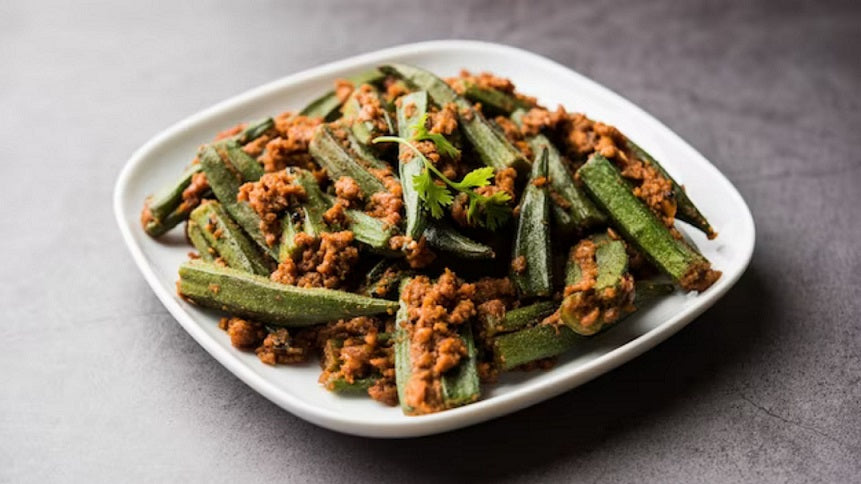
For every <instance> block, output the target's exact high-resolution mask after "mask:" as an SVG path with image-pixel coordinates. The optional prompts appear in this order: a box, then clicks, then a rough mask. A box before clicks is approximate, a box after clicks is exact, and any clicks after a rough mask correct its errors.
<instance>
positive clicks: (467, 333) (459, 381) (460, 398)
mask: <svg viewBox="0 0 861 484" xmlns="http://www.w3.org/2000/svg"><path fill="white" fill-rule="evenodd" d="M458 332H459V333H460V337H461V338H462V339H463V341H464V342H465V343H466V357H465V358H461V360H460V363H459V364H458V365H457V366H456V367H455V368H453V369H451V370H449V371H448V372H447V373H445V374H444V375H443V376H442V398H443V400H445V405H446V408H454V407H460V406H462V405H466V404H468V403H472V402H474V401H476V400H478V396H479V394H480V393H481V389H480V387H479V381H478V366H477V364H478V351H477V350H476V348H475V341H474V340H473V337H472V326H471V325H470V324H468V323H467V324H462V325H461V327H460V329H459V331H458Z"/></svg>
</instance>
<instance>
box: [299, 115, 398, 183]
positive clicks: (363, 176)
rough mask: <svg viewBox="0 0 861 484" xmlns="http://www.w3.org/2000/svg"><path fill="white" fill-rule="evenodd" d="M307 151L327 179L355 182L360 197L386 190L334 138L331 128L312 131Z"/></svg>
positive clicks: (325, 127)
mask: <svg viewBox="0 0 861 484" xmlns="http://www.w3.org/2000/svg"><path fill="white" fill-rule="evenodd" d="M308 151H309V152H310V153H311V156H313V157H314V159H315V160H316V161H317V163H319V164H320V166H322V167H323V168H325V169H326V171H327V172H328V173H329V177H330V178H331V179H332V180H334V181H337V180H338V179H339V178H341V177H342V176H347V177H350V178H352V179H353V180H355V182H356V184H358V185H359V188H360V189H361V190H362V195H364V196H365V197H370V196H371V195H373V194H374V193H377V192H383V191H385V190H386V187H385V185H383V182H382V181H380V179H379V178H377V177H376V176H374V175H373V174H372V173H371V172H370V171H368V168H367V167H366V166H363V164H362V163H361V162H360V161H359V160H358V159H357V158H356V157H355V156H354V155H353V154H352V153H350V152H349V151H347V150H346V149H344V146H343V145H341V143H340V142H339V141H338V140H337V139H336V138H335V135H334V133H333V132H332V127H331V126H329V125H326V124H322V125H320V126H318V127H317V129H316V130H315V131H314V137H313V138H312V139H311V143H310V146H309V148H308Z"/></svg>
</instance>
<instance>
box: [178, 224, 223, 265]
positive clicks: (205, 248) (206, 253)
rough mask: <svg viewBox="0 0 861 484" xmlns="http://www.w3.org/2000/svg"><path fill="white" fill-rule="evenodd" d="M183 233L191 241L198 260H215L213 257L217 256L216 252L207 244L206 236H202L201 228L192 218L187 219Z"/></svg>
mask: <svg viewBox="0 0 861 484" xmlns="http://www.w3.org/2000/svg"><path fill="white" fill-rule="evenodd" d="M185 234H186V236H187V237H188V240H189V242H191V245H193V246H194V248H195V249H196V250H197V253H198V254H199V255H200V260H203V261H206V262H213V261H215V257H216V256H218V252H216V251H215V249H214V248H212V246H211V245H209V242H207V240H206V237H204V236H203V229H201V228H200V226H199V225H197V224H196V223H195V222H194V220H190V219H189V221H188V223H187V225H186V228H185Z"/></svg>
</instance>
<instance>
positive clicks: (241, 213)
mask: <svg viewBox="0 0 861 484" xmlns="http://www.w3.org/2000/svg"><path fill="white" fill-rule="evenodd" d="M198 159H199V160H200V164H201V166H202V167H203V171H204V173H206V178H207V180H208V181H209V186H210V188H211V189H212V192H213V193H214V194H215V198H217V199H218V201H219V202H221V205H222V206H223V207H224V209H225V210H226V211H227V213H228V214H230V217H231V218H232V219H233V220H234V221H235V222H236V223H237V224H239V226H240V227H242V229H243V230H244V231H245V233H247V234H248V235H249V236H250V237H251V239H252V240H253V241H254V242H255V243H257V245H258V246H259V247H260V248H261V249H263V252H264V253H266V254H268V255H270V256H271V257H272V258H273V259H275V260H278V247H274V246H269V244H267V243H266V237H264V235H263V232H262V231H261V230H260V216H259V215H257V212H255V211H254V209H252V208H251V206H250V205H248V203H247V202H240V201H239V200H237V198H236V197H237V195H238V194H239V187H240V186H242V184H243V183H244V182H245V181H247V180H244V179H243V177H242V174H241V173H240V172H239V171H238V169H237V168H236V167H235V166H234V165H233V163H232V162H231V161H230V156H229V154H228V147H227V146H225V144H224V143H214V144H210V145H206V146H204V147H203V148H201V150H200V153H199V154H198Z"/></svg>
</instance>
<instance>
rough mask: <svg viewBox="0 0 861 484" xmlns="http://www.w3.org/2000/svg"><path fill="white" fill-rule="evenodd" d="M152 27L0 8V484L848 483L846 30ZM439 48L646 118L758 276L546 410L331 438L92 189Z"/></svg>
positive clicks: (668, 4)
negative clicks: (484, 52)
mask: <svg viewBox="0 0 861 484" xmlns="http://www.w3.org/2000/svg"><path fill="white" fill-rule="evenodd" d="M180 3H182V4H186V5H174V4H180ZM145 4H149V2H104V3H101V4H91V3H86V4H85V3H79V4H72V3H67V2H58V3H56V4H45V3H39V2H2V4H0V19H2V25H3V27H2V29H0V65H2V66H3V67H2V74H0V113H2V115H0V133H2V140H3V141H2V143H0V180H2V190H0V207H2V209H0V227H2V236H0V253H2V254H3V255H4V256H3V258H2V259H3V260H2V262H0V267H2V269H0V308H2V310H0V311H2V315H3V317H2V319H3V321H2V325H0V335H2V337H0V481H4V482H6V481H8V482H20V481H44V480H48V481H117V480H135V481H137V480H146V481H164V480H169V481H170V480H190V481H204V480H206V481H235V482H243V481H282V482H296V481H321V482H337V481H374V480H392V481H401V480H407V479H408V480H410V481H432V480H452V479H476V480H478V479H510V480H522V481H534V480H539V479H541V480H566V481H567V480H576V481H581V480H583V481H602V482H619V481H628V482H630V481H641V480H650V481H658V480H660V481H679V482H695V481H704V482H721V481H747V480H763V481H808V480H810V481H831V482H841V481H842V482H847V481H857V479H859V475H861V410H859V409H861V384H859V382H861V349H859V348H861V324H859V319H861V305H859V302H858V299H859V297H861V276H859V274H861V258H859V251H861V249H859V244H858V242H857V240H858V239H859V238H861V210H859V209H858V207H859V204H861V190H859V188H858V185H859V183H861V156H859V154H858V153H859V151H858V148H857V145H858V141H859V139H861V137H859V131H858V130H859V128H861V96H859V92H861V90H859V87H861V57H859V48H861V8H859V5H861V4H859V3H857V2H854V4H853V3H852V2H846V3H844V4H837V3H834V4H825V3H823V2H810V3H796V2H772V3H768V2H734V3H730V2H705V3H695V2H682V1H680V2H672V1H668V0H662V1H652V2H640V1H636V0H631V1H611V2H583V3H582V4H574V3H570V4H569V3H567V2H563V1H557V2H526V1H523V2H499V1H496V2H494V1H485V2H470V1H466V0H460V1H454V2H440V1H424V2H421V3H415V4H407V3H405V2H398V1H390V2H365V1H362V2H358V1H344V2H338V3H327V2H314V1H308V2H295V3H290V4H289V5H288V4H287V3H286V2H272V3H261V4H256V5H250V4H246V2H223V3H221V4H218V5H216V4H208V5H207V4H197V3H196V2H164V3H163V4H161V5H145ZM421 5H424V6H425V7H426V8H421ZM447 38H479V39H485V40H490V41H496V42H501V43H506V44H511V45H516V46H520V47H524V48H526V49H529V50H532V51H535V52H538V53H540V54H543V55H546V56H549V57H551V58H553V59H555V60H557V61H559V62H561V63H563V64H566V65H568V66H571V67H573V68H574V69H576V70H578V71H580V72H582V73H584V74H586V75H587V76H590V77H592V78H594V79H596V80H597V81H598V82H601V83H603V84H605V85H607V86H609V87H610V88H611V89H614V90H615V91H617V92H619V93H621V94H622V95H624V96H626V97H627V98H629V99H631V100H632V101H634V102H635V103H637V104H639V105H641V106H643V107H644V108H645V109H646V110H647V111H650V112H651V113H653V114H654V115H656V116H657V117H658V118H659V119H661V120H662V121H664V122H665V123H666V124H667V125H669V126H670V127H671V128H672V129H674V130H676V131H677V132H678V133H680V134H681V136H682V137H683V138H685V139H687V140H688V141H689V142H690V143H691V144H692V145H693V146H694V147H696V148H697V149H699V150H700V151H701V152H702V153H703V154H704V155H705V156H706V157H707V158H709V159H710V160H712V161H713V162H714V163H715V164H716V165H717V167H718V168H719V169H720V170H722V171H723V172H724V173H725V174H726V175H727V176H728V177H729V178H730V179H731V180H732V181H733V183H735V185H736V186H737V187H738V189H739V190H740V191H741V193H742V195H743V196H744V197H745V199H746V200H747V202H748V204H749V205H750V207H751V209H752V211H753V214H754V217H755V218H756V223H757V232H758V243H757V247H756V251H755V254H754V257H753V262H752V264H751V266H750V268H749V270H748V271H747V273H746V274H745V276H744V277H743V278H742V279H741V281H740V282H739V283H738V285H737V286H736V287H735V288H734V289H733V290H732V291H731V292H730V293H729V294H728V295H727V296H726V298H724V299H723V300H722V301H721V302H719V303H718V304H717V305H716V306H715V307H714V308H713V309H711V310H710V311H708V312H707V314H705V315H703V316H702V317H700V318H699V319H698V320H697V321H695V322H694V323H692V324H691V325H690V326H689V327H687V328H686V329H684V330H683V331H682V332H680V333H679V334H678V335H676V336H674V337H673V338H671V339H670V340H668V341H667V342H665V343H663V344H661V345H660V346H659V347H657V348H656V349H655V350H653V351H651V352H649V353H648V354H646V355H644V356H642V357H640V358H638V359H636V360H634V361H633V362H631V363H629V364H627V365H625V366H623V367H622V368H620V369H618V370H616V371H613V372H611V373H609V374H607V375H605V376H602V377H600V378H598V379H597V380H595V381H593V382H591V383H588V384H586V385H584V386H582V387H580V388H578V389H576V390H574V391H571V392H568V393H566V394H564V395H562V396H560V397H558V398H555V399H553V400H551V401H548V402H545V403H542V404H539V405H536V406H534V407H531V408H529V409H527V410H524V411H521V412H518V413H516V414H513V415H510V416H508V417H505V418H502V419H499V420H496V421H493V422H490V423H486V424H481V425H477V426H475V427H471V428H468V429H464V430H461V431H456V432H452V433H449V434H444V435H439V436H434V437H429V438H422V439H415V440H409V441H385V440H369V439H363V438H358V437H350V436H345V435H341V434H337V433H334V432H331V431H328V430H324V429H321V428H318V427H315V426H314V425H311V424H309V423H306V422H304V421H302V420H300V419H298V418H296V417H294V416H292V415H290V414H289V413H287V412H285V411H283V410H281V409H280V408H278V407H276V406H275V405H274V404H272V403H270V402H269V401H267V400H266V399H264V398H263V397H261V396H259V395H258V394H256V393H255V392H254V391H252V390H251V389H250V388H248V387H247V386H245V385H244V384H243V383H241V382H240V381H239V380H237V379H236V378H235V377H233V376H232V375H231V374H230V373H229V372H228V371H227V370H225V369H223V368H222V367H221V366H220V365H219V364H217V363H216V362H215V361H214V360H213V359H212V358H211V357H210V356H209V355H208V354H206V353H205V352H204V351H203V350H202V349H201V348H200V347H199V346H198V345H197V344H196V343H195V342H194V341H193V340H192V339H191V338H190V337H189V336H188V335H186V333H185V332H184V331H183V330H182V329H181V328H180V326H179V325H178V324H176V323H175V322H174V320H173V319H172V318H171V316H170V315H169V314H168V313H167V312H166V311H165V310H164V308H163V307H162V306H161V304H160V303H159V302H158V301H157V300H156V298H155V296H154V295H153V293H152V291H150V289H149V287H148V286H147V284H146V283H145V282H144V280H143V278H142V277H141V276H140V275H139V273H138V271H137V269H136V268H135V266H134V265H133V263H132V260H131V257H130V256H129V254H128V252H127V250H126V248H125V247H124V246H123V244H122V242H121V240H120V236H119V232H118V230H117V227H116V224H115V223H114V219H113V213H112V208H111V193H112V190H113V184H114V181H115V178H116V176H117V174H118V173H119V171H120V168H121V167H122V166H123V164H124V163H125V160H126V159H128V157H129V155H130V154H131V153H132V151H133V150H135V149H136V148H137V147H138V146H139V145H141V144H142V143H143V142H145V141H146V140H147V139H148V138H150V137H151V136H152V135H154V134H155V133H156V132H158V131H160V130H162V129H163V128H165V127H166V126H168V125H170V124H172V123H174V122H175V121H177V120H179V119H181V118H183V117H185V116H187V115H189V114H192V113H194V112H196V111H198V110H200V109H202V108H205V107H207V106H210V105H211V104H213V103H215V102H217V101H220V100H222V99H224V98H226V97H229V96H231V95H234V94H237V93H239V92H242V91H244V90H246V89H248V88H251V87H254V86H257V85H259V84H262V83H264V82H267V81H270V80H272V79H276V78H279V77H281V76H284V75H287V74H290V73H293V72H297V71H299V70H302V69H305V68H308V67H312V66H315V65H317V64H320V63H323V62H327V61H332V60H337V59H340V58H343V57H346V56H350V55H354V54H358V53H362V52H366V51H370V50H375V49H378V48H382V47H387V46H393V45H397V44H401V43H406V42H413V41H418V40H427V39H447Z"/></svg>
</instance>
